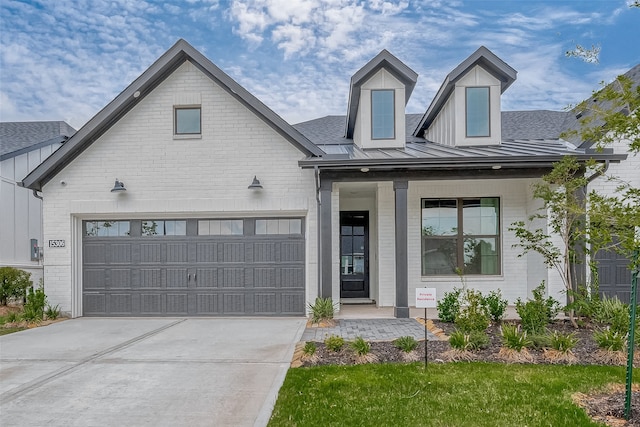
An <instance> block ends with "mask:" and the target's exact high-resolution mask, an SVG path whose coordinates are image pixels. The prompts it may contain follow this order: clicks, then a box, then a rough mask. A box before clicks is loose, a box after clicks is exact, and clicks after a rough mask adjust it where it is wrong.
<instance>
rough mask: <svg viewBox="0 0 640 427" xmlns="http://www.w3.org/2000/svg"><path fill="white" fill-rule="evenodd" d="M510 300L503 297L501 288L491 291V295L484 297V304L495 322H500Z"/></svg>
mask: <svg viewBox="0 0 640 427" xmlns="http://www.w3.org/2000/svg"><path fill="white" fill-rule="evenodd" d="M508 304H509V302H508V301H507V300H506V299H502V293H501V292H500V289H498V290H496V291H491V292H489V295H487V296H485V297H484V305H485V307H486V308H487V311H488V312H489V317H490V318H491V320H492V321H493V322H495V323H500V322H501V321H502V318H503V317H504V315H505V312H506V310H507V305H508Z"/></svg>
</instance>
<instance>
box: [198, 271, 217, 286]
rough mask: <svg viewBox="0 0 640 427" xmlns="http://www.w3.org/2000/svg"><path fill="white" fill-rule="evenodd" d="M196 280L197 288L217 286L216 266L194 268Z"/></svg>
mask: <svg viewBox="0 0 640 427" xmlns="http://www.w3.org/2000/svg"><path fill="white" fill-rule="evenodd" d="M196 274H197V275H198V280H197V281H196V287H197V288H217V287H218V283H219V280H218V269H217V268H198V269H196Z"/></svg>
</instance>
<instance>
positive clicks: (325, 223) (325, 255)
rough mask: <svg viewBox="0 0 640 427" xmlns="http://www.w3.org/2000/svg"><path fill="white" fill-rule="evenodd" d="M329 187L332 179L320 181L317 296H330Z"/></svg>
mask: <svg viewBox="0 0 640 427" xmlns="http://www.w3.org/2000/svg"><path fill="white" fill-rule="evenodd" d="M331 187H332V181H322V182H321V183H320V215H319V218H318V219H319V226H318V229H319V236H318V246H319V247H318V264H319V266H320V267H319V272H320V277H319V282H320V283H319V286H318V296H320V297H321V298H331V297H332V295H331V289H332V280H331V279H332V276H333V274H332V271H331V265H332V258H331V257H332V254H331Z"/></svg>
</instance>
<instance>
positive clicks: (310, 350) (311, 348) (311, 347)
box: [302, 341, 318, 356]
mask: <svg viewBox="0 0 640 427" xmlns="http://www.w3.org/2000/svg"><path fill="white" fill-rule="evenodd" d="M317 350H318V346H316V343H314V342H313V341H307V342H306V343H304V348H303V349H302V353H304V354H305V355H307V356H313V355H314V354H316V351H317Z"/></svg>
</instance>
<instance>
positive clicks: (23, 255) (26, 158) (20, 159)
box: [0, 144, 62, 285]
mask: <svg viewBox="0 0 640 427" xmlns="http://www.w3.org/2000/svg"><path fill="white" fill-rule="evenodd" d="M60 145H62V144H51V145H45V146H43V147H40V148H37V149H35V150H31V151H28V152H26V153H22V154H19V155H17V156H14V157H9V158H6V159H4V160H2V161H1V162H0V218H2V220H0V266H10V267H16V268H20V269H22V270H25V271H27V272H29V273H31V280H32V281H33V283H34V284H36V285H37V284H38V281H39V280H40V279H41V278H42V265H41V263H40V261H32V260H31V245H30V243H31V239H38V245H40V246H43V234H42V202H41V201H40V199H38V198H36V197H35V196H34V195H33V192H32V191H31V190H30V189H28V188H22V187H19V186H18V184H17V183H18V182H21V181H22V179H23V178H24V177H25V176H27V175H28V174H29V172H31V171H32V170H33V169H35V168H36V167H37V166H38V165H39V164H40V163H42V162H43V161H44V159H46V158H47V157H49V155H51V153H53V152H54V151H55V150H56V149H58V147H60Z"/></svg>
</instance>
